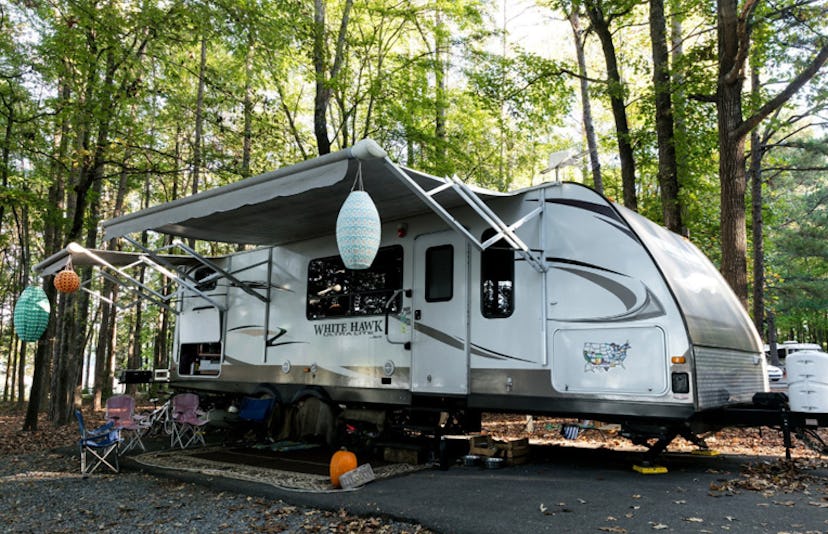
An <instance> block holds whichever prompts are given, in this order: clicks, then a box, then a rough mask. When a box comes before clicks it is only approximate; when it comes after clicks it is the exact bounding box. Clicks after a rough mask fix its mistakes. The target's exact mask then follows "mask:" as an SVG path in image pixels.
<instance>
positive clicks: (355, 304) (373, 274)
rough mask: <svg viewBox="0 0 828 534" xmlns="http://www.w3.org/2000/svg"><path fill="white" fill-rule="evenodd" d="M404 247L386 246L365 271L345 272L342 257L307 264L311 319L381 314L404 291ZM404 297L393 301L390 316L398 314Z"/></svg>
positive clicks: (308, 315) (346, 270)
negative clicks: (386, 305) (388, 301)
mask: <svg viewBox="0 0 828 534" xmlns="http://www.w3.org/2000/svg"><path fill="white" fill-rule="evenodd" d="M402 279H403V248H402V247H401V246H399V245H395V246H392V247H384V248H381V249H380V250H379V252H377V257H376V258H374V263H372V264H371V267H369V268H368V269H364V270H358V271H354V270H350V269H346V268H345V265H344V264H343V263H342V258H340V257H339V256H330V257H328V258H319V259H315V260H311V261H310V263H309V264H308V295H307V308H306V315H307V318H308V319H326V318H331V317H340V316H353V315H382V314H384V313H385V303H386V301H387V300H388V299H389V298H391V296H392V295H393V294H394V292H395V291H396V290H398V289H402ZM401 306H402V295H401V294H397V296H396V298H395V299H394V300H393V301H392V302H391V306H390V308H391V313H398V312H399V311H400V307H401Z"/></svg>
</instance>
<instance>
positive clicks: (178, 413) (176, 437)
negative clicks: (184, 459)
mask: <svg viewBox="0 0 828 534" xmlns="http://www.w3.org/2000/svg"><path fill="white" fill-rule="evenodd" d="M172 417H173V431H172V435H171V436H170V446H171V447H176V446H178V447H181V448H182V449H186V448H187V447H189V446H190V445H194V444H198V443H200V444H201V445H204V444H205V443H204V431H203V430H202V427H203V426H204V425H206V424H207V418H206V417H204V418H202V414H201V412H200V411H199V409H198V395H196V394H195V393H179V394H178V395H176V396H175V397H173V398H172Z"/></svg>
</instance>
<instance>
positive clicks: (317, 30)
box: [313, 0, 353, 156]
mask: <svg viewBox="0 0 828 534" xmlns="http://www.w3.org/2000/svg"><path fill="white" fill-rule="evenodd" d="M352 6H353V0H345V5H344V6H343V9H342V20H341V21H340V24H339V34H338V36H337V40H336V49H335V51H334V53H333V61H332V63H331V67H330V70H328V53H327V46H326V33H327V32H326V28H325V0H314V2H313V68H314V72H315V73H316V93H315V95H314V101H313V133H314V136H315V137H316V146H317V149H318V151H319V155H320V156H321V155H324V154H328V153H330V151H331V140H330V138H329V137H328V106H329V104H330V100H331V83H332V82H333V81H334V80H335V79H336V78H337V76H339V72H340V70H341V69H342V63H343V61H344V55H345V44H346V36H347V30H348V22H349V20H350V15H351V7H352Z"/></svg>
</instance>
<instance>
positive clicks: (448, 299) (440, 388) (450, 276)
mask: <svg viewBox="0 0 828 534" xmlns="http://www.w3.org/2000/svg"><path fill="white" fill-rule="evenodd" d="M468 247H469V245H468V243H467V242H466V241H465V240H464V239H463V238H462V237H461V236H459V235H458V234H457V233H455V232H451V231H447V232H439V233H433V234H424V235H420V236H418V237H417V238H416V239H415V240H414V292H413V305H414V316H413V325H414V332H413V338H412V344H411V373H412V377H411V390H412V391H413V392H415V393H435V394H456V395H465V394H467V393H468V391H469V329H468V324H469V312H468V310H469V302H468V295H469V290H468V284H469V248H468Z"/></svg>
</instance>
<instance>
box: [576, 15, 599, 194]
mask: <svg viewBox="0 0 828 534" xmlns="http://www.w3.org/2000/svg"><path fill="white" fill-rule="evenodd" d="M568 18H569V24H570V26H572V34H573V37H574V38H575V56H576V57H577V59H578V75H579V76H580V80H579V82H580V90H581V110H582V112H583V122H584V135H585V136H586V141H587V150H588V151H589V164H590V167H592V186H593V187H594V188H595V190H596V191H598V193H600V194H602V195H603V194H604V180H603V179H602V178H601V161H600V160H599V159H598V139H597V138H596V136H595V124H594V123H593V120H592V103H591V101H590V97H589V81H588V80H587V65H586V55H585V54H584V40H583V35H582V34H583V30H581V18H580V15H579V14H578V11H577V8H575V7H573V8H572V13H570V14H569V17H568Z"/></svg>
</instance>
